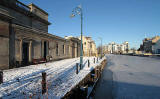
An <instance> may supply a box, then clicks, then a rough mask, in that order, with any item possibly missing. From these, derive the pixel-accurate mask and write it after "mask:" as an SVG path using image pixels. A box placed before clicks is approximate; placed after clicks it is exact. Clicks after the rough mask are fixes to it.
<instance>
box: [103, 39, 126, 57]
mask: <svg viewBox="0 0 160 99" xmlns="http://www.w3.org/2000/svg"><path fill="white" fill-rule="evenodd" d="M128 51H129V43H128V42H124V43H122V44H117V43H115V42H111V43H109V44H108V45H105V52H106V53H111V54H113V53H117V54H118V53H119V54H124V53H128Z"/></svg>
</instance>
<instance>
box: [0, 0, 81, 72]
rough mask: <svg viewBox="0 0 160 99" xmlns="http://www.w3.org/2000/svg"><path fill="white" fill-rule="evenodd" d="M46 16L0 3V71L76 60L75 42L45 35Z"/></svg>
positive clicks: (11, 0)
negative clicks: (65, 59)
mask: <svg viewBox="0 0 160 99" xmlns="http://www.w3.org/2000/svg"><path fill="white" fill-rule="evenodd" d="M49 25H50V22H48V13H47V12H45V11H44V10H42V9H40V8H39V7H37V6H36V5H34V4H30V5H25V4H23V3H21V2H19V1H18V0H1V1H0V69H8V68H14V67H20V66H25V65H29V64H33V63H39V62H46V61H51V60H58V59H64V58H72V57H78V56H79V54H76V55H75V53H78V52H76V50H75V49H76V48H77V50H78V48H79V47H80V46H79V44H78V43H80V41H79V40H70V39H65V38H61V37H58V36H55V35H52V34H49V33H48V26H49Z"/></svg>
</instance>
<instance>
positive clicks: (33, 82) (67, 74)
mask: <svg viewBox="0 0 160 99" xmlns="http://www.w3.org/2000/svg"><path fill="white" fill-rule="evenodd" d="M88 59H89V60H90V64H91V66H90V67H89V68H88V63H87V60H88ZM104 59H105V58H103V59H102V60H104ZM102 60H100V61H99V62H98V63H95V64H94V63H93V57H85V58H84V68H83V69H82V70H81V71H80V72H79V73H78V74H76V63H79V58H74V59H65V60H60V61H56V62H51V63H45V64H39V65H31V66H27V67H21V68H16V69H10V70H5V71H3V72H4V83H3V84H1V85H0V97H3V99H10V98H12V99H13V98H16V99H24V98H26V99H28V98H29V96H32V97H33V98H38V97H41V98H43V97H44V96H41V81H42V78H41V73H42V72H43V71H45V72H46V73H47V84H48V85H47V86H48V94H46V96H47V97H48V98H49V99H53V98H54V99H55V98H61V97H63V96H64V95H65V94H66V93H67V92H68V91H70V90H71V89H72V88H73V87H74V86H75V85H76V84H78V83H79V82H80V81H81V80H82V79H83V78H84V77H85V76H86V75H87V74H88V73H89V72H90V69H91V68H94V67H95V66H97V65H99V64H100V63H101V61H102Z"/></svg>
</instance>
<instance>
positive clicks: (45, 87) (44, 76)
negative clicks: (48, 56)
mask: <svg viewBox="0 0 160 99" xmlns="http://www.w3.org/2000/svg"><path fill="white" fill-rule="evenodd" d="M46 92H47V83H46V72H42V94H45V93H46Z"/></svg>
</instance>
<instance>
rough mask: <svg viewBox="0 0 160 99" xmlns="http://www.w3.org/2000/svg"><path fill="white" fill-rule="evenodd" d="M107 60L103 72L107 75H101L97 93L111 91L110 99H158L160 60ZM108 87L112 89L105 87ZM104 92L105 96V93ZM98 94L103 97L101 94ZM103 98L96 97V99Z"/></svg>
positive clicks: (134, 57)
mask: <svg viewBox="0 0 160 99" xmlns="http://www.w3.org/2000/svg"><path fill="white" fill-rule="evenodd" d="M107 60H108V64H107V67H106V68H105V70H104V71H107V72H108V73H103V74H105V75H103V76H102V81H100V82H102V83H100V84H101V85H100V86H99V88H97V89H98V90H99V91H102V90H100V89H103V91H104V90H105V88H109V89H112V90H110V91H112V96H110V97H113V98H114V99H160V59H158V58H149V57H138V56H125V55H107ZM108 74H109V75H108ZM107 76H112V78H111V77H107ZM107 80H108V81H107ZM109 80H112V81H109ZM106 83H107V84H108V85H106ZM109 85H110V86H112V87H106V86H109ZM100 87H102V88H100ZM106 90H107V89H106ZM105 92H106V93H105V95H106V94H107V91H105ZM97 93H98V92H97ZM100 93H101V95H102V96H105V95H103V92H100ZM109 93H110V92H109ZM98 95H99V94H98ZM108 95H109V94H108ZM105 98H106V97H102V98H100V97H98V99H105Z"/></svg>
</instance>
